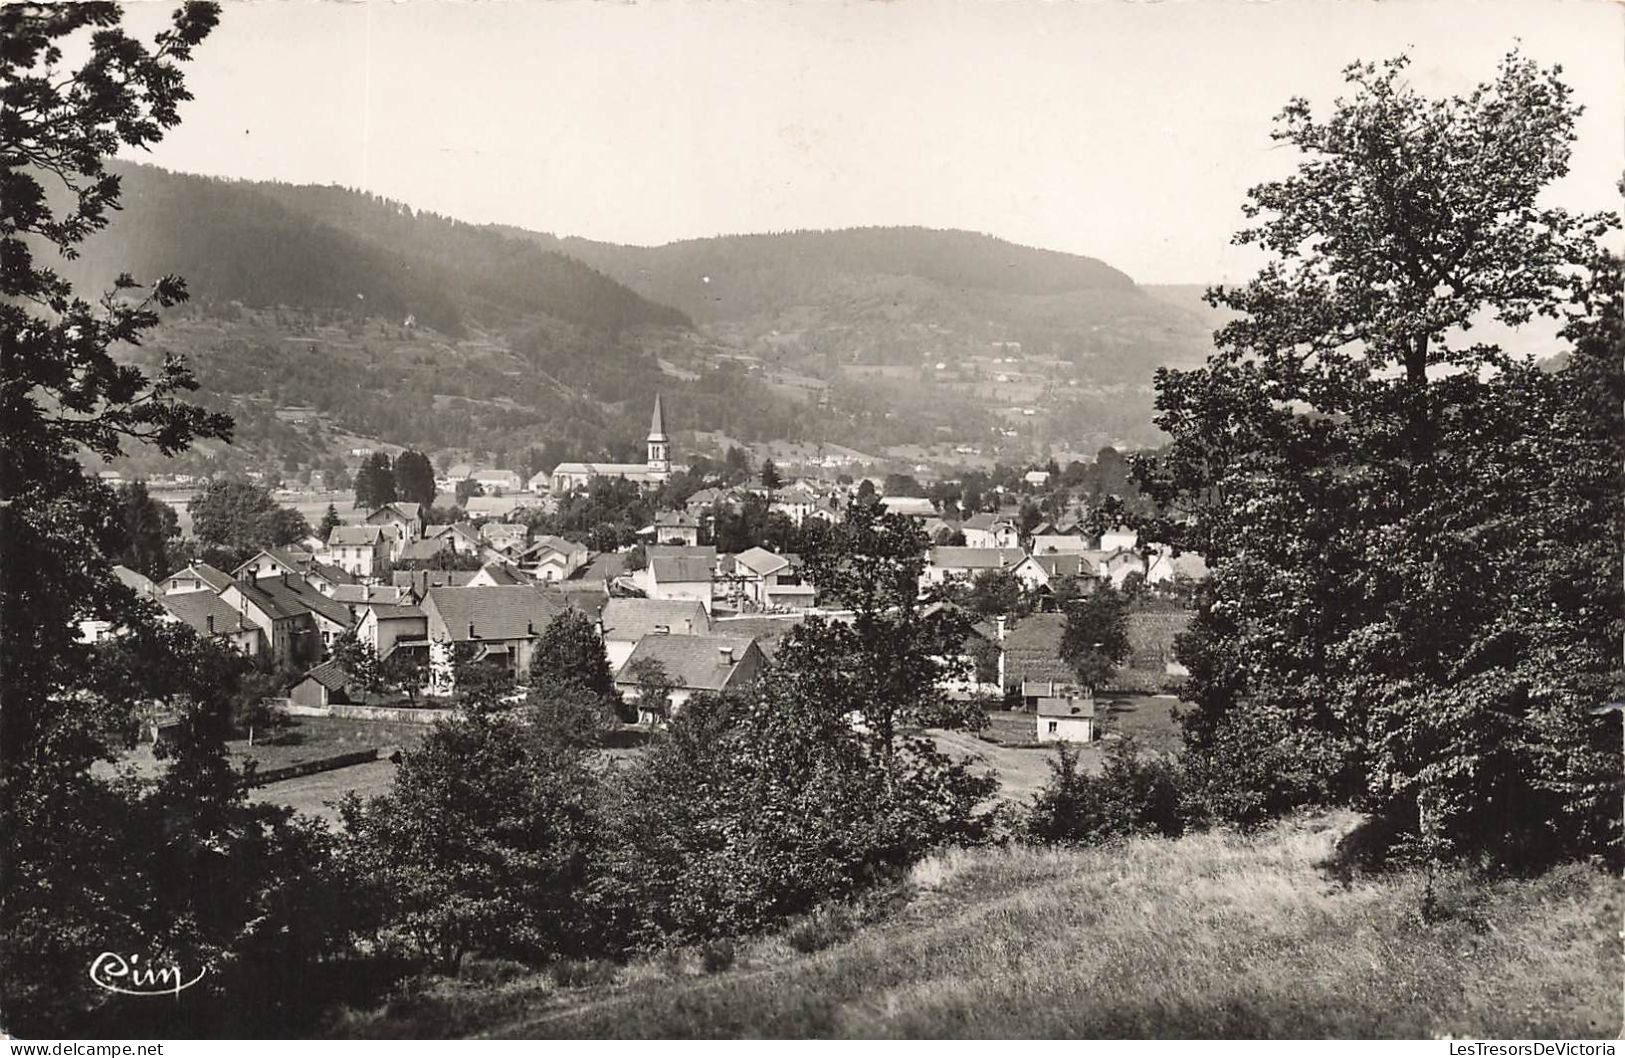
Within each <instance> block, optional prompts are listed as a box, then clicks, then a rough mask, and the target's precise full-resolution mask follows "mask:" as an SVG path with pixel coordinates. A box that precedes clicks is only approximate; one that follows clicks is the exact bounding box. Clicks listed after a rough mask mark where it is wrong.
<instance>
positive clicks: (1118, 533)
mask: <svg viewBox="0 0 1625 1058" xmlns="http://www.w3.org/2000/svg"><path fill="white" fill-rule="evenodd" d="M1139 546H1140V534H1139V533H1137V532H1135V531H1134V530H1133V529H1130V528H1129V527H1128V526H1126V525H1120V526H1118V527H1117V528H1116V529H1108V530H1107V531H1106V532H1104V533H1101V534H1100V550H1102V551H1117V550H1120V549H1122V550H1132V549H1134V548H1136V547H1139Z"/></svg>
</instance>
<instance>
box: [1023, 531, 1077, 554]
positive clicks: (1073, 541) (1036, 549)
mask: <svg viewBox="0 0 1625 1058" xmlns="http://www.w3.org/2000/svg"><path fill="white" fill-rule="evenodd" d="M1086 550H1088V548H1087V547H1086V546H1085V544H1084V540H1083V537H1081V536H1076V535H1074V534H1072V533H1034V534H1033V554H1035V555H1042V554H1046V553H1051V552H1059V553H1061V554H1067V555H1076V554H1080V553H1081V552H1083V551H1086Z"/></svg>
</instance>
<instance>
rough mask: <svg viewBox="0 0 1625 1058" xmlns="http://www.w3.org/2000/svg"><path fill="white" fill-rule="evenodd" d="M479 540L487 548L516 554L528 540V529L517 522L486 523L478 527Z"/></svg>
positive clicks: (523, 547)
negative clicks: (483, 542)
mask: <svg viewBox="0 0 1625 1058" xmlns="http://www.w3.org/2000/svg"><path fill="white" fill-rule="evenodd" d="M480 539H481V540H483V541H485V543H486V545H487V546H488V547H492V548H495V549H496V550H498V551H503V552H509V553H513V554H517V553H519V552H520V551H523V550H524V549H525V544H526V543H527V542H528V541H529V540H530V527H529V526H528V525H524V524H522V523H517V522H486V523H485V524H483V525H481V526H480Z"/></svg>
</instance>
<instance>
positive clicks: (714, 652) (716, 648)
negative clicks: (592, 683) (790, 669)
mask: <svg viewBox="0 0 1625 1058" xmlns="http://www.w3.org/2000/svg"><path fill="white" fill-rule="evenodd" d="M724 651H728V652H730V653H729V654H728V655H724V653H723V652H724ZM729 657H731V658H732V660H728V658H729ZM645 658H649V659H653V660H655V661H658V662H660V666H661V667H662V668H664V669H665V670H666V675H667V676H670V677H671V680H672V683H674V684H675V685H677V686H679V687H686V688H688V689H690V690H695V691H721V690H726V689H727V688H728V687H730V686H735V685H737V684H741V683H744V682H745V681H746V680H748V679H750V678H751V677H753V676H755V674H756V672H757V671H758V670H759V669H760V667H761V662H762V660H763V657H762V652H761V650H760V649H758V648H757V647H756V644H755V642H754V641H753V640H751V639H748V638H745V637H743V636H680V635H667V636H658V635H657V636H644V637H643V638H642V639H640V640H638V645H637V646H635V647H633V648H632V653H631V655H630V656H628V657H627V659H626V664H624V665H622V666H621V670H620V671H619V672H617V673H616V674H615V682H616V683H619V684H622V685H623V686H625V685H634V684H636V683H637V677H636V675H635V674H634V673H635V672H636V669H635V668H634V665H635V664H636V663H637V662H638V661H640V660H643V659H645Z"/></svg>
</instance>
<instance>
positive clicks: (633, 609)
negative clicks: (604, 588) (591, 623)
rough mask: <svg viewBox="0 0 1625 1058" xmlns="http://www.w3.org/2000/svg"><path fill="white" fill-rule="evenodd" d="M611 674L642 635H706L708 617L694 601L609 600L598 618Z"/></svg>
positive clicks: (618, 667)
mask: <svg viewBox="0 0 1625 1058" xmlns="http://www.w3.org/2000/svg"><path fill="white" fill-rule="evenodd" d="M598 625H599V633H600V635H601V636H602V637H603V640H604V654H605V655H606V656H607V657H608V658H609V668H610V671H611V672H616V671H619V670H620V667H621V666H622V665H624V664H626V659H627V658H629V657H631V656H632V649H633V648H634V647H636V646H637V645H638V643H639V642H641V641H642V640H643V638H644V637H645V636H652V635H685V636H687V635H708V634H710V632H711V615H710V614H708V613H706V612H705V607H704V606H702V605H701V604H700V603H698V602H690V601H683V600H667V599H610V600H609V601H607V602H605V603H604V609H603V613H602V614H601V615H600V616H599V618H598Z"/></svg>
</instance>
